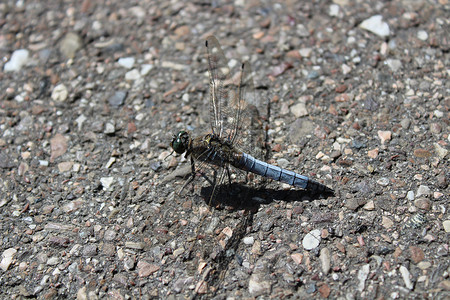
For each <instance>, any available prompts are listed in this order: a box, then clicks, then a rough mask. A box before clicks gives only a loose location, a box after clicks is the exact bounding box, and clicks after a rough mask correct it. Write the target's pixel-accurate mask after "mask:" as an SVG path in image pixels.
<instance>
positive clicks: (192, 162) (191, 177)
mask: <svg viewBox="0 0 450 300" xmlns="http://www.w3.org/2000/svg"><path fill="white" fill-rule="evenodd" d="M194 179H195V164H194V159H193V158H192V157H191V174H190V175H189V178H188V179H187V180H186V182H185V183H184V184H183V186H182V187H181V188H180V190H179V191H178V194H181V191H183V190H184V188H185V187H186V186H187V185H188V184H190V183H192V181H194ZM192 187H193V186H192Z"/></svg>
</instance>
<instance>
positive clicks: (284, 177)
mask: <svg viewBox="0 0 450 300" xmlns="http://www.w3.org/2000/svg"><path fill="white" fill-rule="evenodd" d="M240 156H241V158H240V159H239V161H238V162H237V164H236V165H234V166H235V167H237V168H239V169H243V170H246V171H248V172H252V173H254V174H257V175H261V176H264V177H267V178H270V179H273V180H276V181H280V182H284V183H287V184H290V185H292V186H295V187H299V188H302V189H305V190H309V191H313V192H332V190H331V189H330V188H328V187H327V186H325V185H323V184H321V183H318V182H316V181H314V180H312V179H311V178H309V177H306V176H303V175H300V174H298V173H295V172H293V171H289V170H286V169H283V168H280V167H277V166H274V165H271V164H268V163H266V162H263V161H261V160H259V159H256V158H254V157H253V156H251V155H249V154H247V153H242V154H241V155H240Z"/></svg>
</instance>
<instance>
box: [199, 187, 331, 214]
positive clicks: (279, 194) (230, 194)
mask: <svg viewBox="0 0 450 300" xmlns="http://www.w3.org/2000/svg"><path fill="white" fill-rule="evenodd" d="M213 193H214V194H213ZM200 195H201V196H202V198H203V199H205V202H206V204H208V205H209V206H212V207H215V208H216V209H223V208H226V209H228V210H232V211H235V210H242V209H245V210H252V211H254V210H257V209H258V208H259V206H260V205H261V204H269V203H272V202H274V201H285V202H295V201H311V200H316V199H323V198H328V197H329V196H332V195H333V194H330V193H328V194H314V193H311V192H309V191H305V190H295V189H290V190H279V189H272V188H264V187H260V188H258V187H252V186H249V185H246V184H241V183H236V182H235V183H232V184H231V185H230V184H222V185H220V186H216V187H215V189H213V187H212V186H207V187H202V188H201V191H200Z"/></svg>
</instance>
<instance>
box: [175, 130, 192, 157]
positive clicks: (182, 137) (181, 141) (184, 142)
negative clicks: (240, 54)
mask: <svg viewBox="0 0 450 300" xmlns="http://www.w3.org/2000/svg"><path fill="white" fill-rule="evenodd" d="M189 141H190V137H189V133H187V132H186V131H184V130H182V131H180V132H178V134H177V135H174V136H173V139H172V141H171V142H170V147H172V149H173V151H175V152H176V153H178V154H183V153H184V152H186V150H187V149H188V148H189Z"/></svg>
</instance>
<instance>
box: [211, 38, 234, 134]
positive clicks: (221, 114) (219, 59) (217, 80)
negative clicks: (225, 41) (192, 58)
mask: <svg viewBox="0 0 450 300" xmlns="http://www.w3.org/2000/svg"><path fill="white" fill-rule="evenodd" d="M206 59H207V61H208V72H209V91H210V123H211V127H212V131H213V133H214V134H216V135H218V136H220V137H223V136H224V132H225V122H226V121H227V116H228V108H227V107H228V104H229V97H230V95H229V93H228V87H227V86H226V83H227V82H228V81H229V76H230V69H229V68H228V63H227V62H228V61H227V59H226V58H225V55H224V54H223V51H222V48H221V47H220V44H219V42H218V41H217V39H216V38H215V37H214V36H209V37H208V38H207V39H206Z"/></svg>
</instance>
